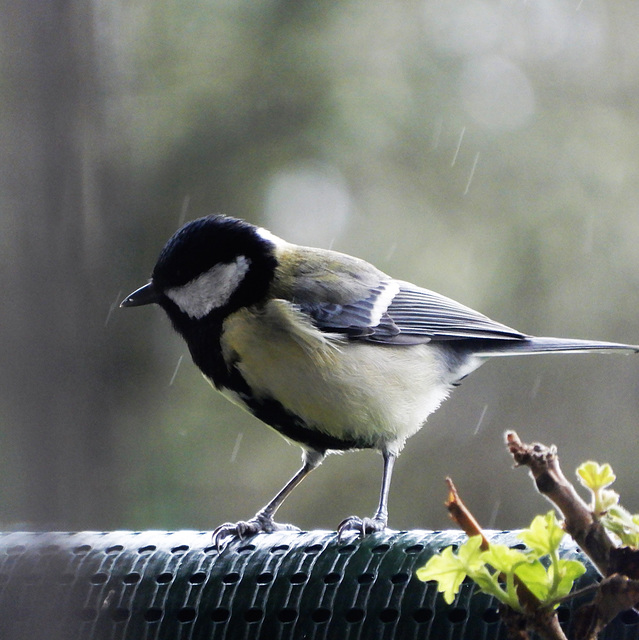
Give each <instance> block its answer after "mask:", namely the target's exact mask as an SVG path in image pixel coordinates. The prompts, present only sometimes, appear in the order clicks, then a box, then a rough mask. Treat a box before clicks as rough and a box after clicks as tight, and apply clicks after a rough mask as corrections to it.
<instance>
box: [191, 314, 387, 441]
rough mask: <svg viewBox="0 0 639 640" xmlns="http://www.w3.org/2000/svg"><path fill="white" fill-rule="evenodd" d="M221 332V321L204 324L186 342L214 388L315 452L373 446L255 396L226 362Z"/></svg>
mask: <svg viewBox="0 0 639 640" xmlns="http://www.w3.org/2000/svg"><path fill="white" fill-rule="evenodd" d="M221 334H222V323H221V321H220V322H219V323H217V324H212V325H211V326H209V327H207V330H206V332H203V333H201V334H199V335H197V336H196V337H195V338H196V339H193V340H189V339H188V338H187V344H188V345H189V349H190V351H191V356H192V357H193V361H194V362H195V364H196V365H197V366H198V367H199V368H200V369H201V371H202V372H203V373H204V375H206V376H207V378H209V380H211V381H212V382H213V384H214V385H215V386H216V388H217V389H229V390H230V391H233V392H234V393H236V394H237V395H238V396H239V398H240V399H241V400H242V402H243V404H244V406H245V407H246V408H247V409H248V411H250V412H251V413H252V414H253V415H254V416H255V417H256V418H258V419H259V420H261V421H262V422H264V423H265V424H267V425H268V426H269V427H271V428H273V429H275V430H276V431H277V432H279V433H281V434H282V435H283V436H286V437H287V438H289V439H291V440H293V441H294V442H298V443H299V444H302V445H305V446H307V447H310V448H312V449H315V450H316V451H322V452H324V451H327V450H329V449H332V450H335V451H346V450H348V449H374V448H376V444H375V443H374V442H371V441H366V440H363V439H355V438H344V439H343V438H337V437H336V436H332V435H329V434H327V433H324V432H322V431H318V430H317V429H314V428H313V427H310V426H309V425H308V424H306V422H305V421H304V420H303V419H302V418H300V417H299V416H297V415H295V414H293V413H291V412H290V411H287V410H286V409H285V408H284V407H283V406H282V404H281V403H280V402H278V401H277V400H275V399H273V398H264V397H256V396H255V395H253V392H252V390H251V388H250V387H249V385H248V384H247V382H246V380H245V379H244V377H243V376H242V374H241V373H240V371H239V370H238V368H237V366H235V365H236V363H233V362H226V361H225V360H224V357H223V356H222V349H221V348H220V337H221Z"/></svg>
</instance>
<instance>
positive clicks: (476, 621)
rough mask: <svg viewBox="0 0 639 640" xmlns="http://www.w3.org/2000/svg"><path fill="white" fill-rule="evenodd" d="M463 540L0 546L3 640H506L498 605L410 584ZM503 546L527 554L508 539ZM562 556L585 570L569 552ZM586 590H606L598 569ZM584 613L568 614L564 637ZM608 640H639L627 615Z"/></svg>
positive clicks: (133, 539)
mask: <svg viewBox="0 0 639 640" xmlns="http://www.w3.org/2000/svg"><path fill="white" fill-rule="evenodd" d="M464 539H465V537H464V535H463V534H461V533H459V532H451V531H440V532H437V531H435V532H433V531H408V532H386V533H379V534H374V535H371V536H369V537H367V538H365V539H364V540H357V539H352V540H346V541H342V542H339V541H338V540H337V538H336V536H335V534H334V533H332V532H331V533H329V532H325V531H312V532H301V533H293V532H282V533H273V534H269V535H259V536H255V537H253V538H250V539H248V540H245V541H237V542H234V543H232V544H230V545H229V546H227V547H226V548H225V549H224V550H223V551H222V552H221V553H218V551H217V549H216V548H215V547H214V546H212V545H211V537H210V533H208V532H193V531H178V532H165V531H144V532H130V531H124V532H118V531H115V532H106V533H96V532H81V533H4V534H0V638H1V639H2V640H40V639H42V640H45V639H46V640H85V639H86V640H125V639H126V640H164V639H170V640H203V639H206V640H210V639H220V640H221V639H227V640H249V639H252V638H260V639H264V640H271V639H273V640H286V639H293V638H295V639H297V638H300V639H301V638H304V639H308V640H312V639H318V640H319V639H322V640H323V639H325V640H334V639H336V640H341V639H353V640H355V639H360V640H368V639H378V638H379V639H390V638H401V639H402V640H409V639H411V638H415V639H417V638H420V639H425V638H431V639H437V640H456V639H459V640H475V639H476V640H479V639H482V640H484V639H489V638H490V639H496V638H502V639H505V637H506V636H505V630H504V628H503V625H502V623H501V622H500V619H499V616H498V614H497V609H496V603H495V602H494V601H493V599H492V598H490V597H489V596H485V595H483V594H479V593H476V592H475V588H474V585H472V584H464V585H463V587H462V590H461V593H460V594H459V597H458V598H457V600H456V602H455V603H454V604H453V605H452V606H447V605H446V604H445V603H444V602H443V599H442V598H441V596H440V595H438V594H437V591H436V585H435V584H433V583H422V582H420V581H419V580H418V579H417V578H416V577H415V571H416V569H417V568H419V567H421V566H422V565H424V564H425V562H426V561H427V560H428V558H429V557H430V556H431V555H432V554H433V553H435V552H437V551H439V550H440V549H442V548H443V547H446V546H448V545H450V544H457V543H459V542H461V541H463V540H464ZM492 539H494V540H495V541H497V542H501V543H505V544H510V545H512V546H517V545H519V544H520V543H519V541H518V540H517V539H516V538H515V537H514V535H513V534H511V533H509V532H501V533H495V534H494V537H493V538H492ZM562 556H563V557H570V558H577V559H580V560H582V561H585V558H584V557H583V556H582V555H581V554H580V553H579V551H578V550H577V549H576V548H575V546H574V545H573V544H572V543H567V544H566V545H564V546H563V548H562ZM588 567H589V568H588V572H587V573H586V574H585V575H584V576H583V577H582V578H580V580H579V581H578V583H577V587H582V586H585V585H587V584H591V583H592V582H593V581H595V580H596V579H597V576H596V572H595V570H594V568H592V567H591V566H590V565H588ZM583 602H584V600H583V599H582V600H579V599H577V600H575V601H571V602H569V603H567V604H566V605H562V606H561V608H560V612H559V615H560V620H561V621H562V623H563V624H564V625H565V626H566V627H567V628H569V626H570V620H571V616H572V613H573V611H574V610H575V608H576V607H578V606H580V605H581V604H583ZM603 638H604V639H606V640H613V639H614V640H630V639H631V638H632V639H634V638H638V639H639V615H637V613H636V612H635V611H634V610H630V611H628V612H625V613H623V614H621V615H620V616H618V617H617V618H616V619H615V620H614V621H613V623H612V624H610V625H609V627H608V628H607V630H606V632H605V634H604V635H603Z"/></svg>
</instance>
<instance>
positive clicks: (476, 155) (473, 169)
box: [464, 151, 479, 195]
mask: <svg viewBox="0 0 639 640" xmlns="http://www.w3.org/2000/svg"><path fill="white" fill-rule="evenodd" d="M478 160H479V151H478V152H477V153H476V154H475V159H474V160H473V166H472V168H471V170H470V175H469V176H468V182H467V183H466V188H465V189H464V195H466V194H467V193H468V189H470V183H471V182H472V181H473V176H474V175H475V169H476V168H477V161H478Z"/></svg>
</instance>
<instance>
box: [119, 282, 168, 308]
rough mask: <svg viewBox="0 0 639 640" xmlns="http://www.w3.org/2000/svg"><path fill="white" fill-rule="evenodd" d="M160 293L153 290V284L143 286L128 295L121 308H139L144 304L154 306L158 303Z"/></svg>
mask: <svg viewBox="0 0 639 640" xmlns="http://www.w3.org/2000/svg"><path fill="white" fill-rule="evenodd" d="M159 300H160V293H159V292H158V290H157V289H156V288H155V286H154V284H153V282H149V283H148V284H145V285H144V286H143V287H140V288H139V289H136V290H135V291H134V292H133V293H131V294H129V295H128V296H127V297H126V298H124V300H122V302H120V306H121V307H141V306H142V305H144V304H154V303H157V302H159Z"/></svg>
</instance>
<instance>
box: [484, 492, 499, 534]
mask: <svg viewBox="0 0 639 640" xmlns="http://www.w3.org/2000/svg"><path fill="white" fill-rule="evenodd" d="M500 507H501V498H497V500H496V501H495V504H494V505H493V510H492V511H491V512H490V518H488V524H487V525H486V526H487V528H488V529H492V528H494V526H495V522H497V514H498V513H499V508H500Z"/></svg>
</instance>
